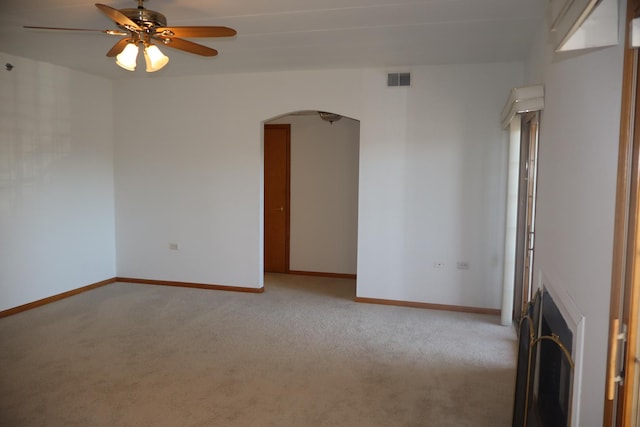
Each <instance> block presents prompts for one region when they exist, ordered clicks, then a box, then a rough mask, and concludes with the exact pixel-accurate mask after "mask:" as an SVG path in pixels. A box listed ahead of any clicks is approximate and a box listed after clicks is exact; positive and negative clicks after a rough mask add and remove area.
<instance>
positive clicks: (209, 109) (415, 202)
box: [114, 63, 523, 308]
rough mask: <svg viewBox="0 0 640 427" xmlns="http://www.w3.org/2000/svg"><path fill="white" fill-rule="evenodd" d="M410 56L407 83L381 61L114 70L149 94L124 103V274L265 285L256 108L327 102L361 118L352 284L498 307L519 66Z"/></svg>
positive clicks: (120, 227)
mask: <svg viewBox="0 0 640 427" xmlns="http://www.w3.org/2000/svg"><path fill="white" fill-rule="evenodd" d="M408 70H409V71H411V72H412V78H413V79H412V86H411V87H409V88H387V87H386V73H387V70H382V69H366V70H364V69H363V70H323V71H292V72H279V73H250V74H235V75H217V76H201V77H195V78H157V79H156V78H154V79H135V80H133V81H123V82H119V83H118V85H117V86H115V94H114V99H116V100H127V99H144V100H145V102H146V104H147V105H149V106H150V108H148V109H138V110H136V111H135V113H134V112H132V111H131V110H130V109H129V108H126V107H125V106H123V108H116V113H115V114H116V117H115V121H116V123H117V127H116V174H115V175H116V212H117V213H116V218H117V227H116V228H117V231H116V233H117V257H118V275H119V276H126V277H142V278H150V279H164V280H178V281H191V282H198V283H217V284H224V285H232V286H250V287H259V286H262V261H261V259H262V253H261V247H262V240H261V228H260V224H261V220H262V212H261V208H260V195H261V192H262V186H261V177H262V154H261V153H262V151H261V144H262V142H261V141H262V133H261V129H262V122H263V121H264V120H267V119H270V118H272V117H276V116H278V115H281V114H285V113H288V112H292V111H299V110H323V111H332V112H336V113H339V114H342V115H345V116H348V117H352V118H354V119H357V120H360V125H361V127H360V136H361V138H360V176H359V182H360V188H359V208H358V212H359V213H358V214H359V230H358V251H359V252H358V272H357V274H358V278H359V279H358V296H361V297H372V298H385V299H396V300H410V301H421V302H432V303H442V304H452V305H468V306H479V307H489V308H498V307H500V285H501V271H502V261H501V260H502V245H503V240H504V239H503V228H504V225H503V223H504V210H505V206H504V198H505V174H506V169H505V168H506V148H507V139H506V138H507V135H506V133H505V132H504V131H502V129H501V128H500V123H499V122H500V120H499V113H500V110H501V108H502V105H503V103H504V99H505V96H506V94H507V93H508V91H509V89H510V88H511V87H513V86H517V85H520V84H521V83H522V79H523V69H522V65H521V64H518V63H508V64H484V65H458V66H424V67H410V68H408ZM389 71H393V70H389ZM123 102H124V101H123ZM142 131H144V135H145V137H144V138H143V137H141V135H142V134H143V133H142ZM133 136H135V137H133ZM169 242H177V243H179V244H180V247H181V250H180V251H178V252H176V251H170V250H169V249H168V243H169ZM458 260H461V261H467V262H469V263H470V266H471V269H470V270H457V269H456V268H455V263H456V261H458ZM435 261H441V262H445V263H446V267H445V268H444V269H439V270H435V269H433V267H432V265H433V262H435Z"/></svg>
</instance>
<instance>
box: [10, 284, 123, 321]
mask: <svg viewBox="0 0 640 427" xmlns="http://www.w3.org/2000/svg"><path fill="white" fill-rule="evenodd" d="M115 282H116V278H115V277H113V278H111V279H107V280H103V281H101V282H96V283H92V284H90V285H87V286H83V287H81V288H77V289H72V290H70V291H67V292H63V293H61V294H57V295H53V296H50V297H47V298H43V299H40V300H37V301H33V302H30V303H27V304H23V305H19V306H18V307H14V308H10V309H8V310H4V311H0V318H2V317H7V316H11V315H12V314H17V313H21V312H23V311H27V310H31V309H32V308H36V307H40V306H43V305H46V304H50V303H52V302H55V301H59V300H61V299H65V298H69V297H72V296H74V295H77V294H80V293H82V292H86V291H90V290H92V289H96V288H99V287H101V286H105V285H109V284H111V283H115Z"/></svg>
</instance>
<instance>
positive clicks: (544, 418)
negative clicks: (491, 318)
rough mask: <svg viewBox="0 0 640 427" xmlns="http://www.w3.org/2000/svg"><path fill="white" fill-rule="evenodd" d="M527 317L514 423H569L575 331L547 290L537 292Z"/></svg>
mask: <svg viewBox="0 0 640 427" xmlns="http://www.w3.org/2000/svg"><path fill="white" fill-rule="evenodd" d="M526 318H527V319H528V320H527V321H526V322H521V330H520V338H519V339H520V345H519V356H518V371H517V379H516V396H515V399H516V400H515V404H514V420H513V426H514V427H519V426H526V427H566V426H569V425H570V423H571V408H572V384H573V368H574V362H573V359H572V352H573V349H572V347H573V332H572V331H571V329H570V327H569V326H568V324H567V322H566V320H565V318H564V317H563V315H562V313H561V312H560V309H559V308H558V306H557V305H556V303H555V302H554V300H553V298H552V296H551V294H549V292H548V291H547V290H546V289H545V290H543V291H541V292H540V293H539V294H537V295H536V299H535V300H534V301H533V302H532V304H531V305H530V310H529V311H528V313H527V315H526ZM527 325H531V326H530V327H528V326H527ZM529 331H530V332H529ZM527 355H528V356H527ZM523 364H526V368H523V366H522V365H523ZM525 372H526V373H527V374H525ZM525 384H526V385H525ZM523 394H524V396H523ZM525 420H526V421H525Z"/></svg>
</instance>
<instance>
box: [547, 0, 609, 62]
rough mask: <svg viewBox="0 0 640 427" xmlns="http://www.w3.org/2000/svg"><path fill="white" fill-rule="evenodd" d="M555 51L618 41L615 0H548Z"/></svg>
mask: <svg viewBox="0 0 640 427" xmlns="http://www.w3.org/2000/svg"><path fill="white" fill-rule="evenodd" d="M550 7H551V22H552V24H551V31H552V33H554V35H555V42H556V44H555V47H556V51H557V52H560V51H569V50H578V49H588V48H594V47H604V46H613V45H616V44H618V0H550Z"/></svg>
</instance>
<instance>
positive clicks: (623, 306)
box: [603, 0, 640, 427]
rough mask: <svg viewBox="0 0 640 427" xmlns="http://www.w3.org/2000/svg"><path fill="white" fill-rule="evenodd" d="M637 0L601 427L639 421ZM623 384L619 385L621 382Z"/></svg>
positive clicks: (627, 57)
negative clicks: (635, 47) (637, 419)
mask: <svg viewBox="0 0 640 427" xmlns="http://www.w3.org/2000/svg"><path fill="white" fill-rule="evenodd" d="M636 16H640V0H628V1H627V13H626V30H625V51H624V66H623V67H624V68H623V76H622V105H621V114H620V141H619V151H618V176H617V184H616V208H615V217H614V242H613V259H612V271H611V301H610V310H609V345H608V352H607V374H606V390H605V403H604V420H603V426H605V427H613V426H634V425H637V424H635V421H634V418H635V417H637V413H636V411H637V399H638V396H637V390H638V386H639V381H638V374H639V372H638V368H639V367H638V366H637V362H636V360H637V359H636V358H637V355H638V349H637V345H638V322H639V320H640V319H639V314H640V313H639V305H638V304H639V301H640V258H639V256H638V251H639V250H640V227H639V225H640V222H639V221H640V93H638V91H639V90H640V75H639V73H638V61H639V55H638V49H633V48H631V47H630V44H629V40H630V28H631V20H632V19H633V18H634V17H636ZM622 377H624V378H623V381H619V379H620V378H622Z"/></svg>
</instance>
